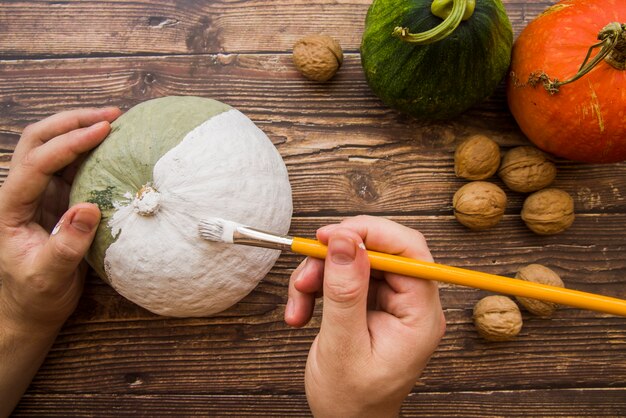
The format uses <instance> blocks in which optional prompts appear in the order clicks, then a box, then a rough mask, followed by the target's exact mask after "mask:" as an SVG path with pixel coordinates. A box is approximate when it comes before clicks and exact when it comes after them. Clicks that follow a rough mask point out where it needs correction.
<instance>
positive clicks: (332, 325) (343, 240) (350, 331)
mask: <svg viewBox="0 0 626 418" xmlns="http://www.w3.org/2000/svg"><path fill="white" fill-rule="evenodd" d="M362 244H363V242H362V240H361V238H360V237H359V236H358V235H357V234H356V233H354V232H353V231H350V230H348V229H345V228H337V229H335V230H333V231H332V233H331V235H330V236H329V240H328V255H327V257H326V260H325V264H324V285H323V288H324V299H323V300H324V305H323V315H322V325H321V329H320V335H323V336H324V338H320V344H321V343H322V341H324V342H325V343H327V344H329V345H338V346H339V347H343V348H346V347H364V346H365V345H364V344H362V343H363V339H367V340H368V341H369V332H368V329H367V294H368V286H369V273H370V264H369V260H368V258H367V253H366V252H365V249H364V247H363V245H362ZM367 347H368V348H369V344H367Z"/></svg>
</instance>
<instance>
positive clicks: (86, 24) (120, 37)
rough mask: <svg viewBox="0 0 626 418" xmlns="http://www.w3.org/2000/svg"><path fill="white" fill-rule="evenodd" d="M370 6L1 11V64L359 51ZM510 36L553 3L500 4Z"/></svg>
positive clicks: (166, 4) (517, 0) (71, 4)
mask: <svg viewBox="0 0 626 418" xmlns="http://www.w3.org/2000/svg"><path fill="white" fill-rule="evenodd" d="M370 3H371V0H349V1H345V0H342V1H331V0H324V1H316V2H315V3H311V2H306V1H293V0H273V1H271V2H267V1H262V0H248V1H237V2H232V1H227V0H220V1H211V2H200V1H194V0H185V1H174V0H159V1H147V0H140V1H129V0H123V1H116V0H109V1H102V2H84V1H77V0H73V1H47V2H39V1H22V2H2V3H0V22H2V25H1V27H0V30H1V31H2V33H3V36H2V37H0V56H1V55H4V56H8V57H25V56H29V57H32V56H55V55H56V56H81V55H92V56H93V55H128V54H205V53H218V52H233V51H237V52H261V51H263V52H289V51H291V48H292V46H293V44H294V43H295V41H296V40H297V39H299V38H300V37H301V36H302V35H303V34H308V33H325V34H328V35H331V36H333V37H335V38H337V39H338V40H339V42H340V43H341V45H342V46H343V48H344V49H345V50H346V51H351V52H356V51H358V48H359V45H360V42H361V34H362V32H363V27H364V21H365V14H366V12H367V8H368V7H369V4H370ZM503 3H504V4H505V7H506V9H507V12H508V14H509V17H510V20H511V21H512V24H513V28H514V32H515V33H516V34H517V33H519V31H521V29H522V28H523V27H524V26H525V25H526V24H527V23H528V22H529V21H530V20H531V19H532V18H534V17H535V16H537V15H538V14H539V13H540V12H541V11H543V10H544V9H545V8H546V7H548V6H549V5H551V4H554V3H556V0H504V1H503Z"/></svg>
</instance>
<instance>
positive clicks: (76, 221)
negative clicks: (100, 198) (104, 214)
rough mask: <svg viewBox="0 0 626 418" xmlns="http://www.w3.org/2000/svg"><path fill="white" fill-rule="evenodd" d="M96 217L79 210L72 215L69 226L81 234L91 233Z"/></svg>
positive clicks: (87, 211) (95, 224)
mask: <svg viewBox="0 0 626 418" xmlns="http://www.w3.org/2000/svg"><path fill="white" fill-rule="evenodd" d="M98 222H99V219H98V216H97V215H95V214H94V213H93V211H89V210H79V211H78V212H76V213H75V214H74V217H73V218H72V221H71V222H70V225H72V226H73V227H74V228H76V229H78V230H79V231H82V232H91V231H92V230H93V229H94V228H95V227H96V226H97V225H98Z"/></svg>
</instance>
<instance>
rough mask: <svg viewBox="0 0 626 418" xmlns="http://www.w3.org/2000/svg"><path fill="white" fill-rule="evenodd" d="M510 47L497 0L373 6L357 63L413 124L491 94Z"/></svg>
mask: <svg viewBox="0 0 626 418" xmlns="http://www.w3.org/2000/svg"><path fill="white" fill-rule="evenodd" d="M472 8H473V10H472ZM512 43H513V31H512V28H511V23H510V22H509V19H508V17H507V15H506V12H505V10H504V7H503V5H502V3H501V1H500V0H475V2H474V1H473V0H435V1H434V2H433V1H432V0H374V2H373V3H372V4H371V6H370V8H369V10H368V12H367V17H366V20H365V31H364V33H363V39H362V42H361V62H362V65H363V69H364V71H365V77H366V79H367V82H368V84H369V86H370V88H371V89H372V91H373V92H374V93H375V94H376V95H377V96H378V97H379V98H380V99H381V100H382V101H383V102H384V103H385V104H387V105H388V106H391V107H393V108H395V109H398V110H400V111H401V112H405V113H407V114H409V115H412V116H414V117H416V118H419V119H447V118H452V117H455V116H457V115H459V114H460V113H462V112H464V111H465V110H467V109H468V108H469V107H471V106H473V105H475V104H477V103H479V102H481V101H483V100H484V99H485V98H487V97H488V96H489V95H491V94H492V93H493V91H494V90H495V89H496V87H497V85H498V84H499V83H500V81H501V80H502V79H503V78H504V76H505V74H506V71H507V69H508V67H509V63H510V60H511V47H512Z"/></svg>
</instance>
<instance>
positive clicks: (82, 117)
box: [15, 107, 122, 154]
mask: <svg viewBox="0 0 626 418" xmlns="http://www.w3.org/2000/svg"><path fill="white" fill-rule="evenodd" d="M121 113H122V111H121V110H120V109H118V108H116V107H104V108H100V109H95V108H90V109H76V110H68V111H65V112H60V113H57V114H55V115H52V116H50V117H48V118H46V119H43V120H41V121H39V122H36V123H33V124H32V125H29V126H27V127H26V128H25V129H24V131H23V132H22V138H21V139H20V142H19V143H18V145H17V147H16V149H15V154H20V153H22V152H27V151H28V150H30V149H32V148H34V147H37V146H39V145H41V144H43V143H45V142H47V141H49V140H50V139H52V138H55V137H57V136H59V135H63V134H65V133H67V132H71V131H73V130H76V129H79V128H85V127H88V126H91V125H94V124H96V123H98V122H102V121H107V122H113V121H114V120H115V119H117V117H118V116H120V114H121Z"/></svg>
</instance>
